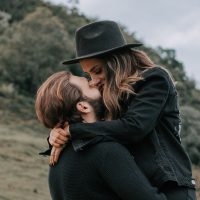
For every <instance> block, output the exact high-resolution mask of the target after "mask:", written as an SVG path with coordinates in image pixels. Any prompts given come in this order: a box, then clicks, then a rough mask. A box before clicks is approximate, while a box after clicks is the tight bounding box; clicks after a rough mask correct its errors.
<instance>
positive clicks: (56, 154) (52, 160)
mask: <svg viewBox="0 0 200 200" xmlns="http://www.w3.org/2000/svg"><path fill="white" fill-rule="evenodd" d="M62 150H63V147H59V148H56V147H52V149H51V155H50V162H49V164H50V165H52V166H54V165H55V164H56V163H57V161H58V158H59V156H60V153H61V151H62Z"/></svg>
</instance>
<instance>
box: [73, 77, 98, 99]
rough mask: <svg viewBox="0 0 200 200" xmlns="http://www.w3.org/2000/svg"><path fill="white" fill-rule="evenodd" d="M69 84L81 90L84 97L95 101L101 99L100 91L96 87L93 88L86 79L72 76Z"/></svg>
mask: <svg viewBox="0 0 200 200" xmlns="http://www.w3.org/2000/svg"><path fill="white" fill-rule="evenodd" d="M69 82H70V83H71V84H73V85H75V86H76V87H78V88H80V90H81V91H82V93H83V95H84V96H86V97H88V98H90V99H93V100H97V99H100V98H101V94H100V91H99V90H98V89H97V88H96V87H91V86H90V85H89V83H88V80H87V79H86V78H85V77H79V76H74V75H71V76H70V80H69Z"/></svg>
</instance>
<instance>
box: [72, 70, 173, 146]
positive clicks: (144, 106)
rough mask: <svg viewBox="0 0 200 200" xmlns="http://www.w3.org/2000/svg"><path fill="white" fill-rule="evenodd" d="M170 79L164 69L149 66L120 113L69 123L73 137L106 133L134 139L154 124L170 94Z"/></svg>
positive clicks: (148, 131)
mask: <svg viewBox="0 0 200 200" xmlns="http://www.w3.org/2000/svg"><path fill="white" fill-rule="evenodd" d="M169 90H170V83H169V77H168V76H167V73H166V72H163V71H161V69H158V70H152V71H151V72H150V73H149V74H148V75H147V76H146V77H144V80H142V81H141V83H140V85H139V89H138V92H137V94H136V95H135V96H134V97H133V98H132V99H131V101H130V103H129V105H128V110H127V111H126V113H125V114H124V115H123V117H121V118H119V119H116V120H111V121H98V122H95V123H77V124H72V125H70V129H69V130H70V134H71V136H72V140H73V139H77V138H78V139H80V138H92V137H95V136H97V135H103V136H109V137H113V138H114V139H117V140H119V141H120V142H122V143H123V142H125V143H127V142H128V143H137V142H139V141H141V140H142V139H143V138H144V137H145V136H146V135H147V134H148V133H150V132H151V131H152V130H153V129H154V127H155V126H156V122H157V120H158V118H159V116H160V114H161V112H162V110H163V107H164V105H165V103H166V100H167V98H168V95H169V92H170V91H169Z"/></svg>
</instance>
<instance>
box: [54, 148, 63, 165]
mask: <svg viewBox="0 0 200 200" xmlns="http://www.w3.org/2000/svg"><path fill="white" fill-rule="evenodd" d="M62 149H63V148H57V149H56V151H55V155H54V164H55V163H57V162H58V158H59V156H60V153H61V151H62Z"/></svg>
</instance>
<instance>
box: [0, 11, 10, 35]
mask: <svg viewBox="0 0 200 200" xmlns="http://www.w3.org/2000/svg"><path fill="white" fill-rule="evenodd" d="M10 18H11V15H9V14H8V13H5V12H2V11H0V34H2V33H3V31H5V29H7V28H8V27H9V22H8V21H9V20H10Z"/></svg>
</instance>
